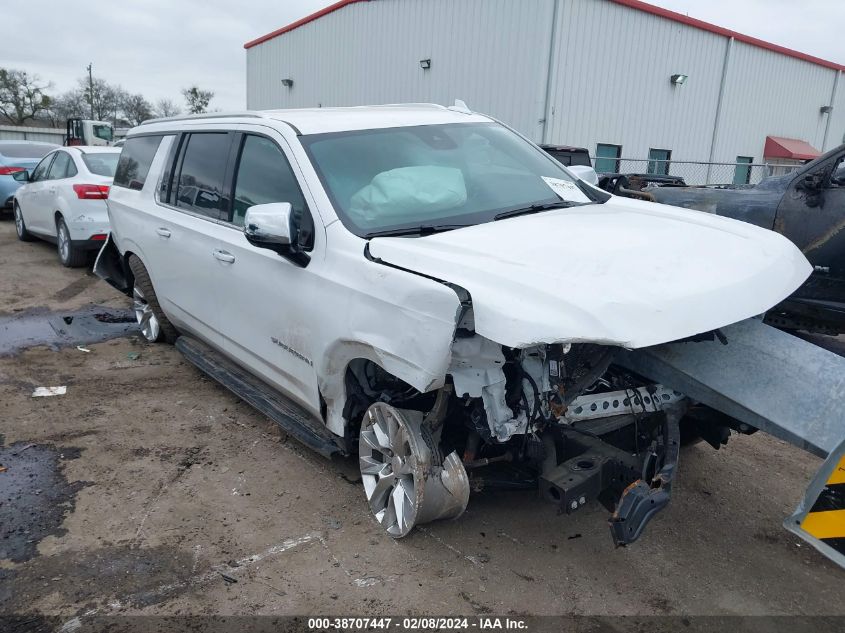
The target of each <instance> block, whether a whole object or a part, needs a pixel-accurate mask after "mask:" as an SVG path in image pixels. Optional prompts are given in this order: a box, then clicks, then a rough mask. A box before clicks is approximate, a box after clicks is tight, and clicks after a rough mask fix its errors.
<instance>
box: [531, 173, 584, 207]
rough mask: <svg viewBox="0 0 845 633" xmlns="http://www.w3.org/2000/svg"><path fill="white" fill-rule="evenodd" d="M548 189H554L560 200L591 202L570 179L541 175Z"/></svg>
mask: <svg viewBox="0 0 845 633" xmlns="http://www.w3.org/2000/svg"><path fill="white" fill-rule="evenodd" d="M542 178H543V180H544V181H545V183H546V184H547V185H548V186H549V189H551V190H552V191H554V192H555V193H556V194H557V195H558V196H559V197H560V199H561V200H566V201H567V202H591V200H590V199H589V198H588V197H587V196H586V195H585V194H584V192H583V191H581V189H579V188H578V185H576V184H575V183H574V182H572V181H570V180H561V179H560V178H549V177H548V176H542Z"/></svg>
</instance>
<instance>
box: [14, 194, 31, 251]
mask: <svg viewBox="0 0 845 633" xmlns="http://www.w3.org/2000/svg"><path fill="white" fill-rule="evenodd" d="M13 213H14V214H15V232H16V233H17V234H18V239H19V240H20V241H21V242H31V241H32V240H33V239H35V238H33V237H32V233H30V232H29V231H27V230H26V223H25V222H24V221H23V213H22V212H21V208H20V205H18V201H17V200H15V207H14V211H13Z"/></svg>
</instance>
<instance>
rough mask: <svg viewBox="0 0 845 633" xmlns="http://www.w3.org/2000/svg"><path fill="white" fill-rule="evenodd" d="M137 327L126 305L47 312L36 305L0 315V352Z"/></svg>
mask: <svg viewBox="0 0 845 633" xmlns="http://www.w3.org/2000/svg"><path fill="white" fill-rule="evenodd" d="M138 331H139V330H138V326H137V324H136V323H135V316H134V314H133V313H132V311H131V310H128V309H120V308H106V307H103V306H88V307H87V308H83V309H81V310H75V311H72V312H50V311H49V310H47V309H45V308H36V309H34V310H26V311H24V312H20V313H18V314H14V315H11V316H0V356H6V355H9V354H14V353H15V352H18V351H20V350H22V349H26V348H27V347H35V346H37V345H47V346H49V347H51V348H52V349H59V348H61V347H69V346H74V345H88V344H91V343H99V342H101V341H107V340H109V339H113V338H119V337H121V336H128V335H130V334H137V333H138Z"/></svg>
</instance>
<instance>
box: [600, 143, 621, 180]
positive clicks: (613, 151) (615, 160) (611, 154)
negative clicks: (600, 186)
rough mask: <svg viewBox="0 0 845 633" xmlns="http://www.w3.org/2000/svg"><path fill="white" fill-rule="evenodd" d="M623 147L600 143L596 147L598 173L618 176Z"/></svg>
mask: <svg viewBox="0 0 845 633" xmlns="http://www.w3.org/2000/svg"><path fill="white" fill-rule="evenodd" d="M620 156H622V146H621V145H609V144H607V143H599V144H598V145H596V167H595V169H596V171H597V172H598V173H600V174H618V173H619V157H620Z"/></svg>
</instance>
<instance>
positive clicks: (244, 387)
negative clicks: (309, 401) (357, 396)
mask: <svg viewBox="0 0 845 633" xmlns="http://www.w3.org/2000/svg"><path fill="white" fill-rule="evenodd" d="M176 349H178V350H179V351H180V352H182V354H183V355H184V356H185V358H186V359H188V360H189V361H190V362H191V363H192V364H193V365H195V366H196V367H197V368H198V369H199V370H200V371H202V372H204V373H206V374H208V375H209V376H210V377H212V378H214V380H216V381H217V382H219V383H220V384H221V385H223V386H224V387H226V388H227V389H229V390H230V391H231V392H232V393H234V394H235V395H236V396H238V397H239V398H241V399H242V400H244V401H245V402H248V403H249V404H251V405H252V406H253V407H255V408H256V409H258V410H259V411H260V412H261V413H263V414H264V415H266V416H267V417H268V418H270V419H271V420H273V421H274V422H275V423H276V424H278V425H279V427H281V429H282V430H283V431H284V432H285V433H287V434H288V435H290V436H292V437H294V438H296V439H297V440H299V441H300V442H302V443H303V444H305V446H307V447H308V448H310V449H311V450H313V451H316V452H317V453H319V454H320V455H323V456H324V457H328V458H331V456H332V455H334V454H336V453H337V454H342V455H343V454H345V453H346V451H345V450H344V449H343V448H342V447H341V446H340V444H339V442H341V441H342V440H340V438H335V436H334V435H332V434H331V432H330V431H328V430H327V429H326V428H325V426H324V425H323V424H322V423H321V422H320V421H319V420H316V419H315V418H314V417H313V416H312V415H311V414H309V413H308V412H307V411H306V410H305V409H303V408H302V407H300V406H299V405H298V404H296V403H294V402H293V401H291V400H290V399H288V398H286V397H285V396H284V395H282V394H281V393H279V391H278V390H276V389H274V388H273V387H271V386H269V385H268V384H267V383H265V382H264V381H263V380H260V379H259V378H256V377H255V376H253V375H252V374H250V373H249V372H247V371H246V370H244V369H241V368H240V367H239V366H238V365H236V364H235V363H234V362H232V361H230V360H229V359H228V358H226V357H225V356H224V355H223V354H221V353H220V352H217V351H215V350H214V349H212V348H211V347H209V346H208V345H206V344H205V343H203V342H201V341H198V340H197V339H195V338H191V337H188V336H180V337H179V338H178V339H177V340H176Z"/></svg>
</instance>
